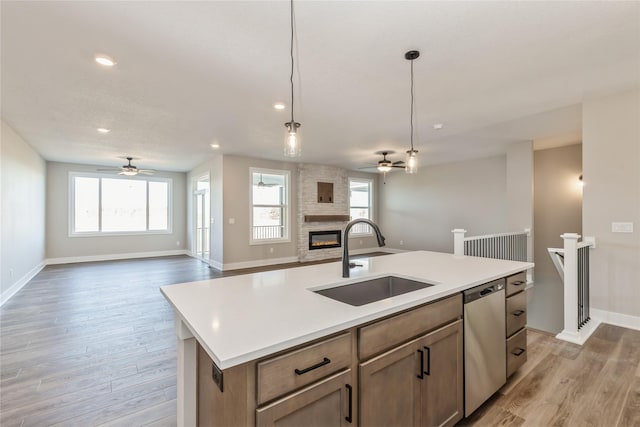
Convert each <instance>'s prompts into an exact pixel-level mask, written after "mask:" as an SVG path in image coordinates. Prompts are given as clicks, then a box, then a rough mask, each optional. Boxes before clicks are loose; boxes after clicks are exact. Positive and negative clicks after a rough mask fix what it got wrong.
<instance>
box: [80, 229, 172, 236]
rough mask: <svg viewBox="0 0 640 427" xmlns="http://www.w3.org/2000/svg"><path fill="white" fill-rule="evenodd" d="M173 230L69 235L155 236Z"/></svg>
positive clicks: (170, 232) (169, 232)
mask: <svg viewBox="0 0 640 427" xmlns="http://www.w3.org/2000/svg"><path fill="white" fill-rule="evenodd" d="M172 233H173V232H172V231H171V230H158V231H114V232H103V233H96V232H87V233H69V234H68V237H112V236H114V237H116V236H117V237H122V236H155V235H161V234H172Z"/></svg>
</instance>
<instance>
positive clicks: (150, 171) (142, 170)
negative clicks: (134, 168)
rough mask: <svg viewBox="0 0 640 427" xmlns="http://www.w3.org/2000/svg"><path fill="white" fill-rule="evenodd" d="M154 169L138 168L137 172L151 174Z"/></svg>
mask: <svg viewBox="0 0 640 427" xmlns="http://www.w3.org/2000/svg"><path fill="white" fill-rule="evenodd" d="M154 172H155V171H152V170H149V169H138V173H139V174H141V175H153V173H154Z"/></svg>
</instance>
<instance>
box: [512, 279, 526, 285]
mask: <svg viewBox="0 0 640 427" xmlns="http://www.w3.org/2000/svg"><path fill="white" fill-rule="evenodd" d="M511 284H512V285H513V286H520V285H524V284H525V281H524V280H516V281H515V282H511Z"/></svg>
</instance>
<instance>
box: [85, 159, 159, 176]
mask: <svg viewBox="0 0 640 427" xmlns="http://www.w3.org/2000/svg"><path fill="white" fill-rule="evenodd" d="M125 159H127V161H128V163H127V164H126V165H122V166H120V167H119V168H108V169H97V170H98V171H99V172H118V175H125V176H136V175H138V174H142V175H153V173H154V172H155V171H154V170H153V169H138V167H137V166H134V165H132V164H131V161H132V160H133V157H125Z"/></svg>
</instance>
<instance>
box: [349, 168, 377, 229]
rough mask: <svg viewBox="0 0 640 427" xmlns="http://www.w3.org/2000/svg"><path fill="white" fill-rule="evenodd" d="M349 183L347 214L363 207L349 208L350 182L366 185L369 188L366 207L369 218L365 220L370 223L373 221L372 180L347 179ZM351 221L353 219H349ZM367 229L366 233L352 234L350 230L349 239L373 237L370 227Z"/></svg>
mask: <svg viewBox="0 0 640 427" xmlns="http://www.w3.org/2000/svg"><path fill="white" fill-rule="evenodd" d="M348 181H349V189H348V191H349V214H351V209H354V208H358V207H363V206H355V207H354V206H351V182H358V183H361V184H367V186H368V187H369V206H367V208H368V209H369V218H367V219H368V220H370V221H375V220H374V215H373V202H374V200H373V186H374V180H373V179H369V178H357V177H351V176H350V177H349V179H348ZM351 219H352V220H353V219H355V218H351ZM367 229H368V230H369V231H368V232H366V233H356V232H354V230H353V229H351V232H350V233H349V237H350V238H353V237H366V236H373V230H372V229H371V227H367Z"/></svg>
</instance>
